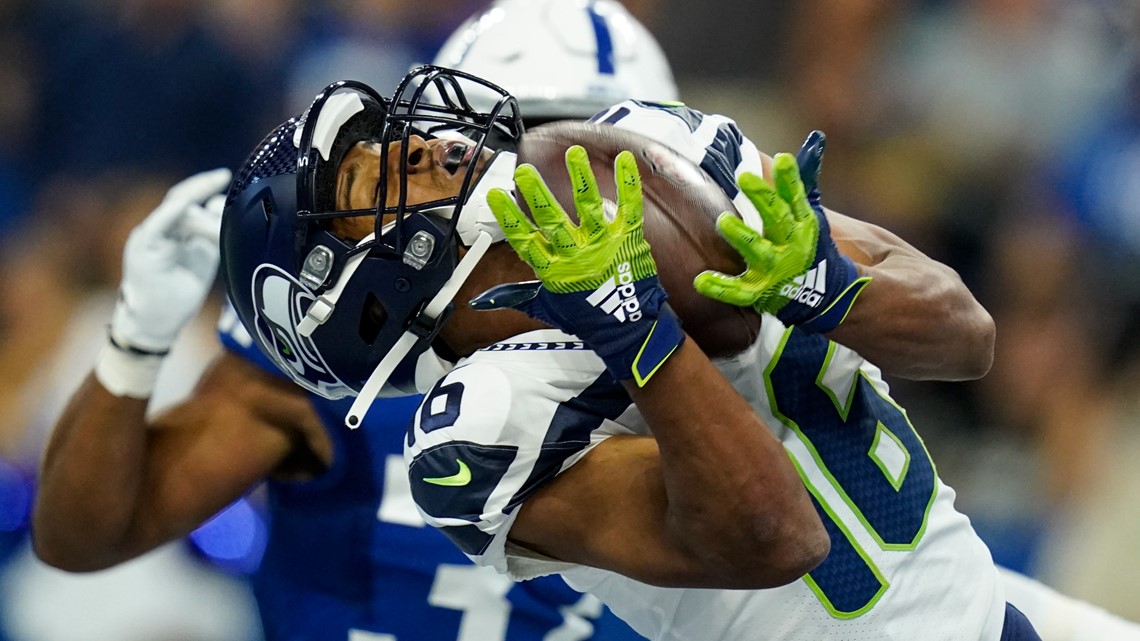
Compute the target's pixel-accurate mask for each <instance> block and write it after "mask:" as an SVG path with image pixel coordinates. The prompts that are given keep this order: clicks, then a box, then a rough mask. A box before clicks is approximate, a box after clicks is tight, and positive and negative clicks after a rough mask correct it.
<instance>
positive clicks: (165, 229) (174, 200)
mask: <svg viewBox="0 0 1140 641" xmlns="http://www.w3.org/2000/svg"><path fill="white" fill-rule="evenodd" d="M230 176H231V174H230V170H229V169H224V168H223V169H215V170H213V171H207V172H203V173H200V174H195V175H193V176H191V177H189V178H187V179H185V180H183V181H182V182H180V183H178V184H177V185H174V186H173V187H171V188H170V191H168V192H166V197H165V198H163V200H162V203H161V204H159V206H158V207H157V208H156V209H155V210H154V211H153V212H151V213H150V215H148V216H147V217H146V219H145V220H143V221H142V222H141V223H139V225H138V226H137V227H135V228H134V230H132V231H131V235H130V236H129V237H128V238H127V244H126V247H125V248H124V249H123V280H122V282H121V283H120V285H119V302H118V303H117V304H116V305H115V313H114V316H112V318H111V340H112V341H113V342H114V343H115V344H116V345H117V346H118V347H120V348H121V349H126V350H130V351H136V352H142V353H147V354H155V355H158V354H164V353H165V352H167V351H168V350H169V349H170V346H171V345H173V344H174V339H175V338H177V336H178V332H179V331H180V330H181V329H182V327H183V326H185V325H186V323H188V322H190V319H191V318H193V317H194V315H195V314H197V313H198V310H199V309H200V308H201V307H202V303H203V301H205V300H206V295H207V294H209V292H210V289H211V288H212V287H213V284H214V277H215V276H216V275H217V272H218V253H219V252H218V233H219V230H220V227H221V220H222V206H223V205H224V204H225V196H224V195H222V194H220V193H219V192H221V190H223V189H225V188H226V187H227V186H228V185H229V182H230Z"/></svg>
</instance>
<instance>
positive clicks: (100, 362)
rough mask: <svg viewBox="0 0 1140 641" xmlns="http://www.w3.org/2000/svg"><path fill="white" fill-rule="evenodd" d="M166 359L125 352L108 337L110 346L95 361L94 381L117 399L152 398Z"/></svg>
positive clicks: (128, 350) (136, 352)
mask: <svg viewBox="0 0 1140 641" xmlns="http://www.w3.org/2000/svg"><path fill="white" fill-rule="evenodd" d="M164 355H165V352H164V353H161V354H159V353H153V352H152V353H145V352H143V351H142V350H139V349H137V348H130V347H126V348H124V347H122V346H120V344H118V343H116V341H115V339H114V338H113V337H112V336H111V333H108V335H107V344H106V345H104V346H103V350H102V351H101V352H100V353H99V357H98V359H97V360H96V361H95V379H96V380H98V381H99V383H100V384H102V385H103V387H105V388H107V391H108V392H110V393H111V394H113V395H115V396H121V397H128V398H140V399H145V398H150V395H151V393H152V392H153V391H154V385H155V382H156V381H157V379H158V370H159V368H161V367H162V361H163V356H164Z"/></svg>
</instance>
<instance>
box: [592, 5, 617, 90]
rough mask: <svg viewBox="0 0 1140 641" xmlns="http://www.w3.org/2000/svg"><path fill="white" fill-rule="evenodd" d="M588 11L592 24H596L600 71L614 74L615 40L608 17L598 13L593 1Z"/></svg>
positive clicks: (606, 74)
mask: <svg viewBox="0 0 1140 641" xmlns="http://www.w3.org/2000/svg"><path fill="white" fill-rule="evenodd" d="M586 12H587V13H589V14H590V24H592V25H594V38H595V40H597V43H598V73H600V74H602V75H605V76H612V75H614V41H613V37H612V36H611V35H610V25H609V24H608V23H607V22H606V17H605V16H603V15H602V14H600V13H598V11H597V9H596V8H595V7H594V3H593V2H591V3H589V4H587V5H586Z"/></svg>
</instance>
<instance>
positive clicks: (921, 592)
mask: <svg viewBox="0 0 1140 641" xmlns="http://www.w3.org/2000/svg"><path fill="white" fill-rule="evenodd" d="M469 94H470V95H480V96H482V95H492V96H496V99H495V100H494V101H493V106H492V107H491V108H490V109H489V110H486V111H481V110H478V109H474V108H473V102H472V101H469V100H468V99H467V96H468V95H469ZM520 120H521V116H520V113H519V111H518V108H517V103H516V102H515V100H514V98H513V97H512V96H510V95H509V94H508V93H507V92H505V91H503V90H502V89H500V88H498V87H496V86H495V85H493V84H491V83H488V82H485V81H483V80H481V79H479V78H478V77H473V76H469V75H466V74H463V73H460V72H454V71H450V70H447V69H442V68H438V67H430V66H429V67H424V68H420V69H417V70H415V71H413V72H412V73H411V74H409V76H408V77H407V78H405V80H404V81H403V82H402V83H401V84H400V86H399V87H398V88H397V90H396V92H395V93H394V94H393V96H392V97H391V98H390V99H388V98H384V97H381V96H380V95H379V94H377V93H376V92H375V91H373V90H372V89H370V88H368V87H366V86H364V85H361V84H359V83H353V82H342V83H336V84H334V85H332V86H330V87H329V88H328V89H327V90H326V91H325V92H323V93H322V94H321V95H320V96H319V97H318V99H317V100H316V101H315V102H314V103H313V105H312V106H311V107H310V108H309V109H308V110H307V111H306V113H305V114H303V115H302V116H301V117H299V118H295V119H291V120H289V121H287V122H286V123H284V124H283V125H282V126H280V127H279V128H278V129H276V130H275V131H273V132H272V133H271V134H270V135H269V136H268V137H267V138H266V139H265V141H264V142H263V144H262V145H261V146H259V147H258V149H257V150H256V151H255V153H254V154H253V155H251V157H250V159H249V162H247V164H246V165H245V166H244V168H243V170H242V172H241V173H240V174H239V175H238V176H237V178H236V179H235V181H234V183H233V185H232V187H231V191H230V195H229V199H228V202H227V207H226V214H225V216H224V217H223V228H222V251H223V264H224V266H225V268H224V278H225V280H226V282H227V286H228V291H229V293H230V296H231V298H232V300H233V302H234V304H235V307H236V309H237V312H238V315H239V317H240V318H241V321H242V323H243V325H244V326H246V327H247V328H249V329H250V333H251V335H252V336H253V338H254V339H255V341H256V342H257V343H258V345H259V346H260V348H261V349H262V350H263V351H264V352H265V353H266V354H267V355H268V356H269V357H270V358H271V359H273V360H274V361H275V362H276V363H277V365H278V367H279V368H280V369H281V370H282V371H284V372H286V373H287V374H289V375H290V376H291V377H292V378H293V379H294V380H295V381H296V382H297V383H299V384H300V385H302V386H304V387H306V388H308V389H310V390H313V391H317V392H318V393H321V394H324V395H327V396H331V397H345V398H352V397H354V396H355V400H354V401H353V402H352V406H350V407H349V409H348V412H347V414H346V423H347V424H348V425H349V426H350V427H354V426H358V425H360V424H361V423H362V421H363V419H364V417H365V416H367V414H368V408H369V406H370V404H371V402H372V401H373V400H374V398H375V396H376V395H377V394H380V393H391V394H399V393H410V392H424V393H426V397H425V398H424V400H423V402H422V403H421V405H420V408H419V410H418V412H417V414H416V417H415V420H414V422H413V425H412V427H411V429H409V431H408V434H407V442H406V449H405V458H406V460H407V462H408V465H409V484H410V485H411V487H412V494H413V496H414V497H415V500H416V503H417V505H418V507H419V509H420V511H421V512H422V513H423V514H424V515H425V516H426V519H427V520H428V522H429V523H430V524H432V525H433V526H435V527H437V528H439V529H441V530H442V531H444V532H445V533H446V534H447V535H448V536H449V537H450V538H451V539H452V541H453V542H454V543H455V544H456V546H457V547H459V548H460V549H462V550H463V551H464V552H465V553H466V554H467V555H468V556H469V557H471V558H472V559H473V560H475V561H476V562H477V563H479V564H481V565H485V566H490V567H494V568H495V569H496V570H498V571H499V572H501V573H504V574H506V575H508V576H512V577H515V578H529V577H534V576H539V575H543V574H549V573H554V572H558V573H560V574H562V576H563V577H565V578H567V579H568V581H570V582H571V584H572V585H575V586H576V587H578V588H581V589H584V590H587V591H589V592H591V593H594V594H596V595H598V596H600V597H601V598H602V600H603V601H606V602H607V603H608V604H609V605H610V606H611V607H612V608H613V609H614V610H615V611H617V612H618V613H619V615H621V616H622V617H623V618H624V619H626V620H627V621H628V622H630V623H631V625H633V627H634V628H635V629H636V630H637V631H639V632H641V633H642V634H644V635H646V636H648V637H650V638H687V639H752V638H757V637H766V638H780V639H801V638H802V639H827V638H835V639H850V638H858V637H859V636H867V637H873V638H899V639H913V638H924V639H987V640H994V641H996V640H997V639H999V638H1005V639H1011V640H1012V639H1036V638H1037V636H1036V634H1035V633H1034V632H1033V630H1032V627H1031V626H1030V625H1029V624H1028V622H1026V620H1025V619H1024V617H1023V616H1022V615H1020V613H1019V612H1017V610H1016V609H1014V608H1012V607H1010V606H1008V605H1007V604H1006V602H1005V597H1004V592H1003V589H1002V587H1001V584H1000V583H999V580H998V575H997V571H996V569H995V568H994V566H993V563H992V560H991V558H990V556H989V552H988V550H987V549H986V547H985V545H984V544H983V543H982V542H981V540H980V539H978V537H977V536H976V534H975V533H974V532H973V530H972V528H971V527H970V525H969V521H968V520H967V519H966V518H965V517H964V516H962V515H961V514H959V513H957V512H956V511H955V510H954V508H953V498H954V493H953V490H951V489H950V488H949V487H947V486H945V485H944V484H942V483H941V482H940V481H939V480H938V478H937V476H936V474H935V472H934V467H933V464H932V462H931V460H930V458H929V456H928V454H927V452H926V450H925V448H924V447H923V445H922V442H921V440H920V439H919V437H918V436H917V434H916V433H915V432H914V430H913V428H912V427H911V425H910V422H909V420H908V419H907V417H906V415H905V413H904V412H903V410H901V408H899V407H898V406H897V405H896V404H895V403H894V402H893V401H892V400H891V399H890V397H889V396H888V393H887V392H888V390H887V388H886V385H885V384H884V383H883V381H882V379H881V376H880V370H879V368H878V367H875V366H873V365H871V364H870V363H869V362H867V361H866V360H864V359H863V358H862V357H861V356H860V354H865V355H868V356H869V357H872V358H874V359H875V362H876V363H878V364H879V365H880V366H881V367H883V368H884V369H888V370H890V371H902V372H905V373H908V374H913V373H914V372H915V371H916V369H917V368H921V367H931V369H933V367H932V366H931V365H930V362H929V361H925V360H924V359H926V358H929V357H931V356H933V355H938V356H939V358H938V359H937V361H936V362H937V363H939V364H940V366H941V367H944V368H947V369H953V368H958V369H957V373H958V375H959V376H968V375H977V374H978V373H979V372H983V371H984V370H985V369H986V368H987V367H988V365H989V359H990V355H991V350H992V329H993V328H992V324H991V322H990V319H989V316H988V315H987V314H986V313H985V311H984V310H983V309H981V307H980V306H979V305H978V304H977V303H976V301H975V300H974V299H973V297H972V296H971V295H970V294H969V292H968V291H967V290H966V289H965V287H964V286H963V285H962V283H961V281H960V280H959V279H958V278H957V276H956V275H955V274H953V272H951V271H950V270H949V269H947V268H946V267H944V266H942V265H939V264H937V263H935V262H934V261H931V260H930V259H929V258H927V257H925V256H923V255H922V254H920V253H919V252H917V251H916V250H914V249H913V248H912V247H910V246H909V245H907V244H906V243H904V242H902V241H901V240H899V239H897V237H894V236H893V235H892V234H890V233H889V232H887V231H885V230H882V229H879V228H876V227H873V226H871V225H867V224H865V223H861V222H858V221H854V220H852V219H850V218H846V217H843V216H841V215H839V214H835V213H831V212H829V213H828V214H827V215H825V214H824V213H823V210H822V208H818V209H816V208H813V207H812V206H811V205H810V204H809V202H808V200H807V196H806V194H805V193H804V192H805V190H804V188H803V185H802V183H801V182H800V179H799V172H798V170H797V162H796V160H795V159H794V158H791V157H790V156H788V155H779V156H777V157H776V159H775V161H774V162H769V160H768V159H767V157H766V156H763V155H762V154H761V153H760V152H759V151H757V150H756V148H755V147H754V146H753V145H752V144H751V143H750V142H749V141H748V140H747V139H746V138H744V137H743V136H742V135H741V133H740V132H739V130H738V129H737V128H736V127H735V125H734V124H733V123H732V121H731V120H729V119H727V118H723V117H719V116H711V115H706V114H701V113H699V112H696V111H694V110H691V109H688V108H686V107H683V106H679V105H676V104H662V103H652V102H640V101H628V102H625V103H621V104H619V105H615V106H614V107H612V108H611V109H610V110H607V111H606V112H604V113H602V114H599V115H598V116H597V117H596V118H595V122H596V123H599V124H604V125H611V126H618V127H625V128H629V129H631V130H635V131H641V132H644V133H646V134H648V135H650V136H651V138H652V139H654V140H660V141H665V142H666V143H667V144H668V146H669V147H670V148H672V149H673V150H674V152H673V153H677V154H680V156H682V157H684V158H688V159H689V160H691V161H692V162H693V166H694V167H696V166H699V167H701V168H702V169H704V170H705V171H706V172H707V173H708V174H709V175H710V177H711V179H712V180H713V181H715V183H716V184H717V185H720V187H721V188H723V189H724V190H725V191H726V192H728V193H729V195H730V196H732V197H733V200H734V202H735V204H736V208H737V210H738V211H739V212H740V213H741V215H742V216H743V221H741V220H740V219H737V218H735V217H733V216H727V217H722V220H723V221H724V222H723V223H721V225H722V231H723V232H724V233H725V235H726V237H727V238H729V239H731V240H733V242H734V245H735V246H737V247H738V248H739V249H741V250H742V253H743V254H744V255H745V257H746V258H747V259H748V261H749V265H750V266H749V269H748V270H747V271H746V272H745V273H744V274H743V275H742V276H739V277H728V276H725V275H719V276H718V275H713V274H710V275H706V276H703V277H701V278H700V279H699V280H698V282H697V285H698V287H699V289H701V290H702V291H703V292H705V293H707V294H710V295H715V296H717V297H722V298H724V299H726V300H732V301H733V302H734V303H737V304H747V305H753V306H755V307H756V309H757V310H758V311H761V312H763V314H764V315H763V322H762V325H761V335H760V339H759V340H758V341H757V342H756V343H755V344H754V345H753V346H752V347H751V348H748V349H747V350H745V351H744V352H742V353H740V354H738V355H737V356H735V357H733V358H731V359H728V360H724V361H722V362H718V365H719V366H720V368H721V369H723V370H724V371H725V372H726V373H727V374H728V375H729V376H730V377H731V382H732V384H734V385H735V388H734V387H733V385H731V384H730V382H729V379H728V378H726V376H725V375H724V374H722V373H721V371H720V370H718V369H717V367H714V365H713V364H712V362H711V361H710V360H709V359H708V358H707V357H706V356H705V355H704V354H703V353H702V351H701V349H700V348H699V347H698V346H697V345H696V344H694V342H693V341H687V340H685V333H684V331H683V330H681V328H680V326H679V324H678V323H677V321H676V317H675V316H674V315H673V314H672V313H671V312H670V311H669V307H668V305H666V304H665V303H664V295H663V292H662V290H661V288H660V287H659V285H658V284H657V281H656V265H655V262H654V260H653V258H652V257H651V255H650V254H649V249H648V246H647V244H646V242H645V241H644V238H643V236H642V235H641V231H640V224H639V221H640V216H641V208H640V203H641V189H640V184H639V178H638V172H637V167H636V163H635V162H634V161H633V160H632V157H631V156H628V155H623V156H621V157H619V163H618V169H617V173H618V176H617V182H618V184H619V185H620V186H621V187H619V195H618V197H617V203H616V205H617V206H616V213H615V212H612V208H611V213H613V216H612V219H611V216H610V215H609V214H607V213H605V212H604V209H605V207H606V205H604V203H603V200H602V198H601V197H600V195H598V194H597V191H596V187H594V185H593V181H592V178H591V174H590V173H589V167H588V160H587V158H586V152H585V150H582V149H581V148H575V150H574V151H572V152H571V153H570V154H569V155H568V161H567V164H568V167H569V169H570V170H571V176H572V182H573V184H574V186H575V188H576V189H575V193H576V194H577V196H576V198H575V200H576V204H577V205H578V208H577V209H578V214H579V216H580V220H581V222H582V227H577V226H575V225H574V224H572V223H570V222H568V219H567V218H566V216H565V214H562V212H561V210H560V209H559V208H558V207H557V205H556V204H555V203H554V202H553V201H552V198H551V197H550V196H549V195H548V194H547V193H545V191H544V189H543V187H542V183H541V180H540V178H539V177H538V176H537V175H535V174H534V173H533V171H532V170H528V169H527V168H526V167H525V166H521V167H516V164H517V163H516V158H515V156H514V154H513V150H514V146H513V144H515V143H518V142H520V139H521V140H525V138H524V136H525V134H522V133H521V126H520ZM820 142H821V140H820V139H818V138H816V139H813V140H810V141H809V144H808V145H806V147H805V154H804V156H805V158H806V160H805V165H810V159H811V158H812V157H813V156H814V157H818V154H819V152H820V151H821V145H820ZM659 151H660V149H659ZM661 153H665V154H668V153H669V152H667V151H662V152H661ZM516 170H517V171H516ZM806 173H809V174H810V173H811V172H810V171H808V172H806ZM759 176H765V177H767V178H768V179H769V180H772V181H773V182H774V184H775V188H773V187H771V186H770V185H769V183H768V182H767V181H766V180H765V179H764V178H760V177H759ZM512 177H513V178H514V179H515V180H517V182H518V185H519V189H520V191H521V193H522V195H523V196H525V197H526V199H527V201H528V203H529V204H530V209H531V211H532V212H533V213H534V216H535V219H536V221H537V222H538V225H539V228H538V229H535V228H534V226H533V224H532V223H530V221H529V219H528V218H526V217H525V216H524V215H522V214H521V213H520V212H518V211H517V209H513V208H512V206H511V205H510V204H509V203H510V202H511V198H510V196H508V195H507V193H506V192H505V191H504V189H510V188H512V187H513V184H512ZM738 184H739V185H740V187H739V188H738V187H737V185H738ZM761 220H763V221H764V225H763V227H764V230H765V231H764V234H765V235H764V236H761V235H760V233H759V232H756V231H753V230H755V229H760V228H761V226H762V225H761ZM733 221H735V222H733ZM504 238H505V239H506V240H508V241H509V242H510V246H508V245H507V244H506V243H502V242H497V241H500V240H502V239H504ZM840 248H842V252H841V250H840ZM520 256H521V257H522V258H523V259H524V260H525V262H523V260H520ZM535 273H537V274H538V276H539V278H540V280H541V286H538V285H536V284H535V283H526V284H523V285H518V284H515V281H522V280H527V279H528V277H529V278H533V276H534V274H535ZM809 274H810V276H809ZM797 279H798V280H797ZM499 285H506V287H505V288H504V287H497V288H493V289H489V288H492V287H494V286H499ZM805 291H806V292H808V295H806V296H800V294H801V293H803V292H805ZM453 300H456V301H458V302H459V304H456V305H453V304H452V301H453ZM469 300H472V301H473V305H474V306H475V307H479V308H483V309H495V310H497V311H489V312H485V311H476V310H475V309H473V308H472V306H471V305H468V304H466V303H467V301H469ZM615 301H616V302H615ZM919 302H921V304H916V303H919ZM611 303H612V304H611ZM503 307H516V308H518V309H521V310H524V311H526V312H527V314H526V315H524V314H519V313H518V312H517V311H515V310H512V309H502V308H503ZM932 309H935V310H937V311H935V312H933V313H934V316H936V317H937V318H931V319H924V318H922V316H924V315H926V314H929V313H931V311H932ZM618 312H622V313H618ZM884 335H885V336H889V337H890V340H883V339H882V338H876V337H882V336H884ZM831 338H833V339H836V340H835V341H832V340H829V339H831ZM839 340H842V342H838V341H839ZM907 342H910V343H911V345H909V346H907V345H904V343H907ZM894 350H897V351H894ZM947 363H951V364H952V367H951V366H947V365H946V364H947ZM949 377H950V376H947V378H949ZM742 394H743V396H742ZM746 399H747V400H746Z"/></svg>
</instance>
